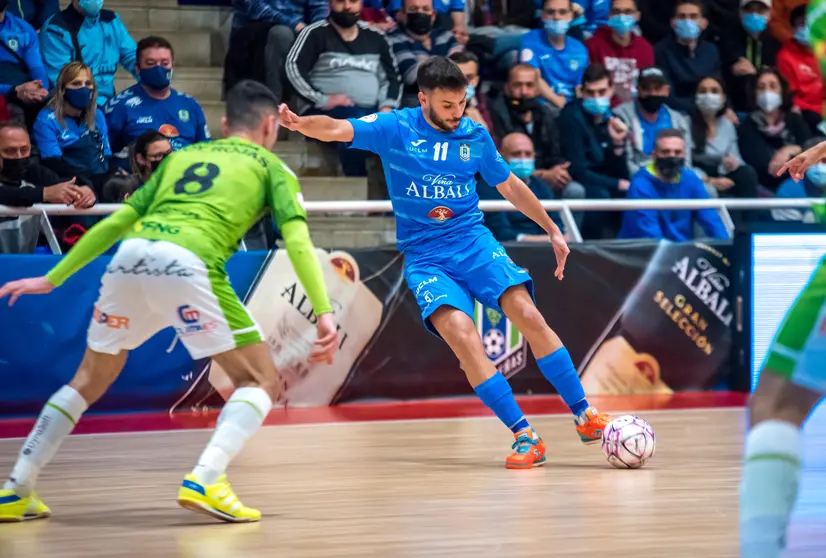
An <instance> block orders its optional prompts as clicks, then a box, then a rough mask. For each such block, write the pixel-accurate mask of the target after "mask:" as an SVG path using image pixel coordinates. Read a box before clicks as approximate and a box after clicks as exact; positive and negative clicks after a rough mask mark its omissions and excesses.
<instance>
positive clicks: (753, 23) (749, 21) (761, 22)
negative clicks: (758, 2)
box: [743, 14, 769, 34]
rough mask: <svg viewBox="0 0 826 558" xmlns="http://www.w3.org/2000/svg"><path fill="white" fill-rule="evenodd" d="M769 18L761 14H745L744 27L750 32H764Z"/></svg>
mask: <svg viewBox="0 0 826 558" xmlns="http://www.w3.org/2000/svg"><path fill="white" fill-rule="evenodd" d="M768 23H769V20H768V18H767V17H766V16H764V15H760V14H746V15H744V16H743V29H745V30H746V31H748V32H749V33H755V34H757V33H762V32H763V31H765V30H766V25H768Z"/></svg>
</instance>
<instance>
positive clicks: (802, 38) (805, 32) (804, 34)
mask: <svg viewBox="0 0 826 558" xmlns="http://www.w3.org/2000/svg"><path fill="white" fill-rule="evenodd" d="M794 39H795V40H796V41H797V42H798V43H800V44H802V45H807V46H808V45H810V44H811V42H810V39H809V28H808V27H806V26H805V25H804V26H803V27H798V28H797V30H796V31H795V32H794Z"/></svg>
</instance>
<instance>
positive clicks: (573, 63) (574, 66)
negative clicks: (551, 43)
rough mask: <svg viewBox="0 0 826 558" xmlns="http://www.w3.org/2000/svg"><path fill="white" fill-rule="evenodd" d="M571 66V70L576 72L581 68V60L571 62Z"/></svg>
mask: <svg viewBox="0 0 826 558" xmlns="http://www.w3.org/2000/svg"><path fill="white" fill-rule="evenodd" d="M570 66H571V69H572V70H573V71H575V72H576V71H577V68H579V60H577V59H573V60H571V64H570Z"/></svg>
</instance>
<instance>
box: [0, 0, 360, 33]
mask: <svg viewBox="0 0 826 558" xmlns="http://www.w3.org/2000/svg"><path fill="white" fill-rule="evenodd" d="M2 1H3V0H0V2H2ZM330 20H332V22H333V23H335V24H336V25H338V26H339V27H343V28H344V29H349V28H350V27H352V26H354V25H355V24H356V23H358V20H359V14H354V13H352V12H330Z"/></svg>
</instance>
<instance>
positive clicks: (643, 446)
mask: <svg viewBox="0 0 826 558" xmlns="http://www.w3.org/2000/svg"><path fill="white" fill-rule="evenodd" d="M656 445H657V439H656V437H655V436H654V430H653V429H652V428H651V425H650V424H648V423H647V422H645V421H644V420H643V419H641V418H640V417H632V416H631V415H625V416H622V417H618V418H615V419H614V420H612V421H611V422H610V423H609V424H608V426H607V427H605V430H604V431H603V433H602V451H603V453H605V457H607V458H608V463H610V464H611V465H613V466H614V467H616V468H617V469H639V468H640V467H642V466H643V465H645V464H646V462H647V461H648V460H649V459H651V458H652V457H653V456H654V448H655V447H656Z"/></svg>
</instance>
